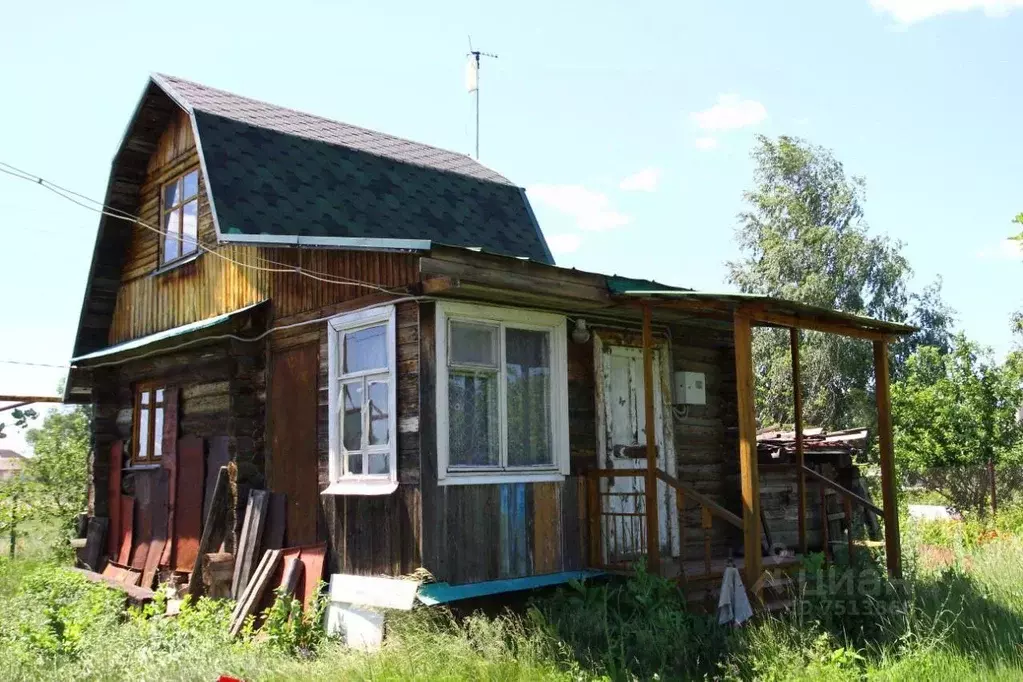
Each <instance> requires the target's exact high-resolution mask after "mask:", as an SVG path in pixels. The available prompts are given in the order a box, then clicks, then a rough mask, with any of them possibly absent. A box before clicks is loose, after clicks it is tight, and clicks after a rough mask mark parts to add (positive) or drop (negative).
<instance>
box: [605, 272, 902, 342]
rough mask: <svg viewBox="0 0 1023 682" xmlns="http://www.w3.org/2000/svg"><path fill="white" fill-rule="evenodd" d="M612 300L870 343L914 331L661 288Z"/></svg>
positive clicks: (764, 301)
mask: <svg viewBox="0 0 1023 682" xmlns="http://www.w3.org/2000/svg"><path fill="white" fill-rule="evenodd" d="M658 286H660V285H658ZM616 298H621V299H626V300H632V301H638V302H641V303H644V304H647V305H650V306H653V307H659V308H674V309H678V310H687V311H690V312H694V313H700V314H703V315H706V316H708V317H714V316H722V317H725V316H727V317H731V316H735V315H743V316H745V317H748V318H749V319H750V321H751V322H752V323H753V325H754V326H759V327H785V328H792V329H808V330H811V331H818V332H824V333H828V334H839V335H842V336H849V337H853V338H859V339H866V340H870V341H888V340H890V339H891V338H892V337H898V336H905V335H907V334H912V333H913V332H915V331H917V328H916V327H914V326H912V325H908V324H901V323H898V322H886V321H884V320H877V319H874V318H871V317H866V316H863V315H855V314H853V313H845V312H841V311H838V310H832V309H830V308H823V307H820V306H813V305H808V304H805V303H799V302H797V301H789V300H786V299H781V298H773V297H771V296H761V295H758V294H735V293H725V294H719V293H709V292H702V291H686V290H681V289H666V288H663V287H661V288H642V289H628V290H625V291H622V292H621V293H620V294H618V295H617V296H616Z"/></svg>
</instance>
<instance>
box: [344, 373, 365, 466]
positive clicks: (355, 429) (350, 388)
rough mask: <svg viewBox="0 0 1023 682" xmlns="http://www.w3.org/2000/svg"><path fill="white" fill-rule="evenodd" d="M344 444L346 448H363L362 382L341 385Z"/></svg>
mask: <svg viewBox="0 0 1023 682" xmlns="http://www.w3.org/2000/svg"><path fill="white" fill-rule="evenodd" d="M341 404H342V408H341V409H342V425H341V431H342V433H343V434H344V435H343V444H344V449H345V450H361V449H362V383H361V382H359V383H355V384H345V385H344V386H342V387H341Z"/></svg>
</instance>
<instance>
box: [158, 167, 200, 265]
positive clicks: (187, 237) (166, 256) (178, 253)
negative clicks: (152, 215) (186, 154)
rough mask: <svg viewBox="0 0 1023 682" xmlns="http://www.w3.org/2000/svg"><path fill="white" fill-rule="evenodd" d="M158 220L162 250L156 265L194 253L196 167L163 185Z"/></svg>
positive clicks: (197, 199)
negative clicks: (161, 233) (161, 232)
mask: <svg viewBox="0 0 1023 682" xmlns="http://www.w3.org/2000/svg"><path fill="white" fill-rule="evenodd" d="M161 218H162V219H161V221H160V225H161V227H162V229H163V248H162V249H160V265H165V264H167V263H172V262H174V261H176V260H178V259H179V258H184V257H185V256H189V255H191V254H193V253H195V252H196V250H197V249H198V248H199V239H198V230H199V169H198V168H196V169H194V170H190V171H188V172H187V173H184V174H182V175H179V176H178V177H176V178H174V179H173V180H171V181H170V182H168V183H167V184H165V185H164V186H163V194H162V195H161Z"/></svg>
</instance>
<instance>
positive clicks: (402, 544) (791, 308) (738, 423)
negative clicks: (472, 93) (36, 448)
mask: <svg viewBox="0 0 1023 682" xmlns="http://www.w3.org/2000/svg"><path fill="white" fill-rule="evenodd" d="M105 203H106V204H107V210H106V211H105V213H104V215H103V217H102V219H101V220H100V225H99V232H98V236H97V241H96V247H95V251H94V253H93V258H92V266H91V269H90V274H89V279H88V284H87V287H86V292H85V300H84V304H83V307H82V314H81V321H80V324H79V329H78V336H77V340H76V343H75V347H74V357H73V359H72V369H71V371H70V375H69V381H68V384H67V396H66V397H67V399H68V400H69V401H72V402H84V403H91V404H92V405H93V407H94V410H95V412H94V414H95V420H94V428H95V434H94V437H95V438H94V442H95V450H94V456H93V460H92V467H91V468H92V487H93V489H92V495H91V504H92V506H93V508H92V513H93V514H95V515H96V516H98V517H108V518H109V519H110V529H111V530H110V543H109V553H110V555H111V556H120V557H121V558H122V559H124V560H126V561H128V562H130V563H133V564H137V565H139V566H141V565H143V564H148V565H156V566H159V567H164V568H168V569H172V570H179V571H188V570H191V568H192V566H193V562H194V560H195V551H196V542H195V537H196V535H197V534H198V533H199V532H200V526H201V523H202V519H203V518H205V512H206V511H208V510H207V509H204V506H207V507H208V505H209V503H210V502H209V499H210V490H211V486H212V484H213V478H214V475H213V472H216V471H217V470H218V468H219V466H220V465H221V464H225V463H227V462H233V463H234V464H235V466H236V470H237V479H238V483H239V485H245V486H250V487H265V488H267V489H269V490H271V491H274V492H277V493H283V494H284V495H285V496H286V530H285V543H286V544H288V545H304V544H309V543H314V542H322V541H325V542H326V543H327V545H328V566H329V570H330V571H331V572H341V573H349V574H361V575H385V576H399V575H404V574H409V573H412V572H413V571H416V570H417V569H420V568H425V569H426V570H427V571H429V572H430V573H431V574H432V575H433V577H434V579H435V580H436V581H437V583H438V584H439V585H441V586H442V587H440V588H436V589H435V590H434V592H433V594H434V596H435V598H436V600H440V601H443V600H445V599H449V598H456V597H458V596H465V595H469V594H486V593H493V592H500V591H505V590H514V589H522V588H526V587H530V586H534V585H541V584H552V583H557V582H560V581H565V580H567V579H569V578H571V577H578V576H580V575H587V574H588V572H592V571H610V570H628V569H629V568H630V567H632V566H634V565H635V562H636V561H638V560H646V561H647V562H648V566H649V568H650V570H652V571H655V572H661V573H663V574H665V575H672V576H679V577H680V578H684V579H686V580H699V579H707V578H713V577H715V576H719V575H720V571H721V569H722V567H723V566H724V564H725V562H726V561H727V560H728V559H729V558H734V560H735V561H736V562H737V563H738V565H740V566H742V567H743V568H744V570H745V571H746V578H747V581H748V583H747V584H752V583H754V582H755V581H756V580H757V579H758V578H759V577H760V576H761V574H762V570H763V568H764V566H765V565H766V566H782V565H784V564H786V563H791V562H792V561H793V560H794V559H792V558H791V557H786V556H778V555H777V553H772V552H770V551H769V550H765V548H764V546H763V545H764V543H763V541H762V531H761V511H760V506H761V503H760V492H759V476H758V461H757V432H756V425H755V419H754V408H753V382H754V377H753V367H752V361H751V353H750V348H751V331H752V329H753V328H754V327H757V326H771V327H783V328H789V329H791V330H792V332H791V334H792V340H793V346H792V352H793V355H794V357H796V358H797V362H796V364H795V366H796V367H797V371H798V336H799V333H798V330H799V329H812V330H817V331H823V332H828V333H835V334H845V335H849V336H853V337H856V338H860V339H864V342H867V343H872V344H873V346H874V351H875V358H876V366H877V371H878V374H877V387H878V391H877V395H878V410H879V417H880V419H879V425H880V428H879V437H880V451H881V457H882V474H883V489H884V504H883V508H884V511H885V514H884V516H885V518H886V521H887V522H886V524H885V535H886V542H887V551H888V568H889V570H890V571H891V572H892V573H894V574H897V573H898V571H899V548H898V528H897V519H896V517H895V515H894V510H895V481H894V478H893V472H892V440H891V425H890V421H889V418H888V393H887V387H888V374H887V372H888V369H887V368H888V361H887V348H888V343H889V341H890V340H891V339H892V338H894V337H896V336H898V335H900V334H904V333H907V332H909V331H911V329H910V328H909V327H905V326H903V325H898V324H891V323H886V322H882V321H878V320H871V319H865V318H861V317H856V316H852V315H848V314H843V313H839V312H834V311H830V310H822V309H816V308H811V307H808V306H805V305H800V304H796V303H792V302H788V301H782V300H774V299H769V298H765V297H757V296H740V295H721V294H709V293H701V292H696V291H690V290H683V289H677V288H672V287H666V286H661V285H658V284H655V283H653V282H646V281H637V280H629V279H624V278H620V277H614V276H606V275H601V274H596V273H588V272H580V271H576V270H572V269H565V268H559V267H557V266H556V265H555V264H554V262H553V258H552V257H551V254H550V251H549V250H548V248H547V245H546V243H545V241H544V237H543V234H542V232H541V231H540V228H539V226H538V224H537V222H536V219H535V217H534V216H533V213H532V211H531V209H530V206H529V202H528V200H527V198H526V195H525V193H524V192H523V190H522V189H520V188H519V187H517V186H515V185H514V184H512V183H511V182H510V181H508V180H507V179H506V178H504V177H502V176H501V175H499V174H498V173H496V172H494V171H493V170H491V169H489V168H487V167H485V166H483V165H481V164H479V163H477V162H476V161H474V160H472V159H470V158H468V157H466V156H463V155H461V154H456V153H452V152H447V151H443V150H440V149H436V148H434V147H430V146H427V145H423V144H418V143H415V142H410V141H407V140H404V139H400V138H396V137H392V136H389V135H385V134H382V133H377V132H373V131H370V130H365V129H362V128H357V127H355V126H350V125H346V124H343V123H338V122H335V121H330V120H327V119H323V118H320V117H317V116H312V115H309V114H305V113H300V112H297V111H293V110H290V109H285V108H282V107H277V106H273V105H270V104H266V103H263V102H258V101H255V100H251V99H247V98H244V97H240V96H238V95H234V94H230V93H227V92H223V91H220V90H215V89H212V88H209V87H205V86H202V85H198V84H195V83H192V82H188V81H185V80H181V79H178V78H172V77H168V76H162V75H154V76H152V77H151V79H150V81H149V82H148V84H147V86H146V88H145V91H144V93H143V95H142V98H141V100H140V102H139V104H138V107H137V109H136V111H135V113H134V114H133V116H132V118H131V120H130V122H129V124H128V127H127V131H126V133H125V136H124V139H123V141H122V143H121V146H120V148H119V149H118V150H117V153H116V155H115V157H114V161H113V166H112V170H111V174H110V181H109V185H108V189H107V195H106V199H105ZM798 385H799V382H798V378H797V379H796V386H798ZM796 396H797V397H796V401H797V414H798V411H799V404H800V402H799V401H800V398H799V392H798V390H797V391H796ZM797 440H798V437H797ZM186 443H187V447H186V446H185V444H186ZM789 476H790V481H791V486H792V491H793V495H792V500H793V501H792V503H791V504H792V505H793V507H794V508H795V510H796V511H795V513H796V514H798V516H799V517H800V518H805V517H806V516H807V513H808V512H807V510H806V507H805V500H806V497H807V495H806V491H805V487H806V480H807V478H808V477H810V478H812V479H813V480H814V481H818V482H821V484H822V485H824V486H826V487H829V488H831V489H833V490H836V491H837V494H839V495H840V496H841V497H842V499H843V500H845V501H846V503H847V504H861V503H868V504H869V501H866V500H863V499H862V498H861V497H860V496H858V495H856V494H855V493H853V492H852V491H849V490H848V489H846V488H844V487H842V486H840V485H839V484H838V483H836V482H834V481H831V480H829V479H827V478H824V477H822V476H821V475H820V474H819V473H818V472H816V471H814V470H811V469H808V468H807V467H806V466H805V462H804V461H803V456H802V450H801V449H799V452H798V453H797V456H796V458H795V460H794V461H793V462H792V463H791V465H790V468H789ZM821 479H823V481H821ZM239 522H240V519H238V520H236V522H235V523H236V524H237V523H239ZM125 543H127V545H126V544H125ZM793 544H794V545H795V546H793V547H791V549H792V550H793V552H794V553H795V554H796V555H798V553H800V552H806V551H808V546H807V536H806V533H805V531H804V529H803V524H800V533H799V537H798V538H797V540H796V541H795V542H794V543H793ZM151 546H153V547H156V546H158V547H159V548H160V551H159V552H156V553H154V552H153V551H149V550H150V547H151ZM809 549H812V546H811V547H809ZM147 552H148V553H149V555H150V556H149V557H148V558H147V556H146V553H147ZM140 554H141V556H140ZM157 554H158V555H159V558H158V559H157V558H155V557H156V555H157ZM765 554H766V555H765ZM445 590H446V591H445ZM437 595H442V596H437ZM445 595H446V596H445Z"/></svg>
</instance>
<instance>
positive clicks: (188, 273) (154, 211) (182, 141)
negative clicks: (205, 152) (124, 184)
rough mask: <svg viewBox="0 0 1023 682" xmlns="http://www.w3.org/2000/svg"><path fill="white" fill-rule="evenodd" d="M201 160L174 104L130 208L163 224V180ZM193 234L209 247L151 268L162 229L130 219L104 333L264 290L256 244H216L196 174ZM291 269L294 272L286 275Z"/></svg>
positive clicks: (170, 323) (265, 294)
mask: <svg viewBox="0 0 1023 682" xmlns="http://www.w3.org/2000/svg"><path fill="white" fill-rule="evenodd" d="M198 167H199V154H198V151H197V150H196V146H195V139H194V138H193V136H192V127H191V123H190V122H189V119H188V115H187V114H185V112H184V111H179V112H178V115H177V116H176V117H174V118H173V120H172V121H171V124H170V125H169V126H168V127H167V129H166V130H165V131H164V133H163V135H162V136H161V137H160V139H159V141H158V143H157V146H156V151H155V152H154V153H153V155H152V157H151V158H150V160H149V166H148V169H147V172H146V179H145V182H144V183H143V185H142V187H141V189H140V190H139V198H138V209H137V211H136V215H138V217H139V219H140V220H141V221H142V222H143V223H145V224H146V225H148V226H150V227H152V228H157V229H162V225H161V216H160V201H161V199H160V194H161V192H162V190H163V186H164V184H166V183H167V182H168V181H169V180H171V179H173V178H175V177H177V176H178V175H180V174H181V173H184V172H186V171H189V170H192V169H194V168H198ZM198 221H199V224H198V234H199V242H200V244H201V245H202V246H204V247H208V248H211V249H215V251H214V252H213V253H203V254H201V255H200V256H199V257H198V258H196V259H195V260H193V261H191V262H188V263H184V264H182V265H179V266H177V267H174V268H171V269H169V270H167V271H165V272H156V271H157V268H158V266H159V259H160V242H161V235H160V234H158V233H157V232H156V231H155V230H153V229H149V228H146V227H142V226H140V225H135V226H134V227H133V230H132V238H131V241H130V243H129V246H128V253H127V256H126V258H125V264H124V268H123V270H122V272H121V287H120V289H119V290H118V292H117V301H116V303H115V306H114V315H113V320H112V322H111V325H110V331H109V335H108V340H109V342H110V343H119V342H121V341H127V340H129V339H135V338H138V337H140V336H145V335H147V334H152V333H154V332H158V331H163V330H165V329H171V328H173V327H178V326H180V325H183V324H188V323H189V322H196V321H198V320H204V319H208V318H210V317H214V316H216V315H221V314H223V313H228V312H231V311H233V310H237V309H239V308H243V307H245V306H247V305H251V304H253V303H258V302H259V301H262V300H265V299H267V298H269V296H270V273H268V272H267V271H266V270H265V269H264V268H266V267H268V266H267V264H266V263H265V262H264V261H263V260H262V259H263V255H262V254H261V249H259V248H256V247H250V246H236V245H227V244H225V245H221V246H219V247H218V246H217V235H216V228H215V227H214V224H213V213H212V211H211V209H210V204H209V200H208V198H207V196H206V180H205V178H204V177H202V174H201V173H200V175H199V215H198ZM291 276H292V277H294V276H295V275H291Z"/></svg>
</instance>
